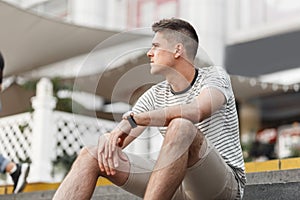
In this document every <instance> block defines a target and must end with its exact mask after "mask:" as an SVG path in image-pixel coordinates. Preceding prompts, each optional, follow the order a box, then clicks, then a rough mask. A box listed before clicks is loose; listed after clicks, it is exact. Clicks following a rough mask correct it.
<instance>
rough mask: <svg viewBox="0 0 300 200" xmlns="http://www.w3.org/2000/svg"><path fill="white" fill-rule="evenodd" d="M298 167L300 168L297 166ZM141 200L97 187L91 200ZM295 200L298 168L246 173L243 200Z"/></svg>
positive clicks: (30, 197)
mask: <svg viewBox="0 0 300 200" xmlns="http://www.w3.org/2000/svg"><path fill="white" fill-rule="evenodd" d="M299 167H300V166H299ZM54 192H55V190H48V191H36V192H24V193H21V194H7V195H0V199H1V200H17V199H20V200H51V199H52V197H53V195H54ZM97 199H101V200H141V198H138V197H136V196H134V195H132V194H129V193H127V192H126V191H124V190H122V189H120V188H118V187H116V186H113V185H106V186H103V185H102V186H98V187H96V189H95V192H94V195H93V197H92V200H97ZM254 199H255V200H296V199H300V168H298V169H291V170H276V171H268V172H253V173H247V185H246V188H245V193H244V198H243V200H254Z"/></svg>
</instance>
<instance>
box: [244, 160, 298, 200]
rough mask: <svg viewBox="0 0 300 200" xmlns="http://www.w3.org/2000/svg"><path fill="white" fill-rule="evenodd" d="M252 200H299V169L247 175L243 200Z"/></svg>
mask: <svg viewBox="0 0 300 200" xmlns="http://www.w3.org/2000/svg"><path fill="white" fill-rule="evenodd" d="M299 167H300V166H299ZM253 199H255V200H296V199H300V169H292V170H277V171H269V172H255V173H247V185H246V188H245V193H244V198H243V200H253Z"/></svg>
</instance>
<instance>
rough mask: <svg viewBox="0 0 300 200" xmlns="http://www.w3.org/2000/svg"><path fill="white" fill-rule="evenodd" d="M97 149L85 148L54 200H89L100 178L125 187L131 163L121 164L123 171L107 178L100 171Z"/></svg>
mask: <svg viewBox="0 0 300 200" xmlns="http://www.w3.org/2000/svg"><path fill="white" fill-rule="evenodd" d="M96 155H97V148H96V147H93V148H90V149H87V148H84V149H83V150H81V152H80V154H79V156H78V158H77V159H76V161H75V162H74V164H73V166H72V169H71V170H70V172H69V174H68V175H67V176H66V178H65V179H64V181H63V182H62V183H61V185H60V186H59V188H58V190H57V191H56V193H55V195H54V197H53V199H54V200H65V199H72V200H85V199H86V200H88V199H91V197H92V195H93V192H94V189H95V186H96V183H97V179H98V177H99V176H103V177H106V178H108V179H109V180H110V181H112V182H113V183H114V184H116V185H123V184H124V183H125V182H126V180H127V178H128V171H129V162H123V163H120V165H121V166H122V169H127V170H122V171H117V173H116V174H115V175H113V176H109V177H107V176H106V175H104V174H102V173H101V172H100V170H99V166H98V161H97V159H96V158H97V157H96Z"/></svg>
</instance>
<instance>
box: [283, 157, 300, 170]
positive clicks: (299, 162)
mask: <svg viewBox="0 0 300 200" xmlns="http://www.w3.org/2000/svg"><path fill="white" fill-rule="evenodd" d="M297 168H300V158H287V159H282V160H281V166H280V169H281V170H286V169H297Z"/></svg>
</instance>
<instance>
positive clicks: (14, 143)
mask: <svg viewBox="0 0 300 200" xmlns="http://www.w3.org/2000/svg"><path fill="white" fill-rule="evenodd" d="M45 91H46V92H45ZM53 102H54V103H53ZM32 103H33V107H34V109H35V110H34V112H33V113H23V114H18V115H14V116H9V117H4V118H1V119H0V153H1V154H3V155H4V156H7V157H8V158H10V159H11V160H13V161H14V162H25V161H26V162H31V170H30V174H29V177H28V180H29V182H56V181H61V179H62V178H63V174H62V173H61V172H59V171H57V170H55V168H54V162H55V161H57V160H58V159H59V158H62V157H68V156H69V157H74V156H76V155H77V154H78V153H79V151H80V149H81V148H82V147H83V146H90V145H96V144H97V142H98V137H99V135H101V134H104V133H106V132H109V131H111V130H112V129H113V128H114V127H115V125H116V122H112V121H108V120H102V119H97V118H93V117H87V116H82V115H75V114H72V113H65V112H60V111H53V109H54V107H55V100H54V98H53V96H52V85H51V83H50V81H49V80H47V79H42V80H41V81H40V82H39V84H38V88H37V96H36V97H34V98H33V102H32ZM160 145H161V136H160V135H159V134H157V131H156V130H155V128H154V129H153V128H152V129H150V128H149V129H146V131H145V133H143V134H142V135H141V137H139V138H138V139H136V141H134V142H133V143H132V144H131V145H129V146H128V147H127V148H126V151H128V152H132V153H138V154H142V155H145V156H147V157H152V158H153V157H155V156H156V155H157V154H158V151H159V148H160ZM6 183H11V180H10V178H8V176H7V177H6V180H1V181H0V184H6Z"/></svg>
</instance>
